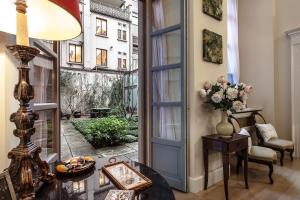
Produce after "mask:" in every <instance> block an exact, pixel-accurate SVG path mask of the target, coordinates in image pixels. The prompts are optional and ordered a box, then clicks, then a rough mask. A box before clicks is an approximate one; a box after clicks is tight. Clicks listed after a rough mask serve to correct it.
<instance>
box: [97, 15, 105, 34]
mask: <svg viewBox="0 0 300 200" xmlns="http://www.w3.org/2000/svg"><path fill="white" fill-rule="evenodd" d="M96 26H97V27H96V35H99V36H107V20H106V19H100V18H97V19H96Z"/></svg>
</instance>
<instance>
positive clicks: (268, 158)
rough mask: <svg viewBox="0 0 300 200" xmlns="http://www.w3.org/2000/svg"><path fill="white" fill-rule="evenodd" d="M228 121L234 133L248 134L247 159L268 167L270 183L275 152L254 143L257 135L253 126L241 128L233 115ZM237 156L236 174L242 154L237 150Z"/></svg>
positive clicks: (271, 181) (275, 156)
mask: <svg viewBox="0 0 300 200" xmlns="http://www.w3.org/2000/svg"><path fill="white" fill-rule="evenodd" d="M229 122H230V123H231V124H232V125H233V127H234V132H235V134H244V135H247V134H248V136H249V141H248V147H249V149H248V161H249V162H254V163H258V164H262V165H266V166H268V167H269V174H268V175H269V180H270V183H271V184H273V182H274V181H273V178H272V174H273V163H276V160H277V155H276V152H275V151H273V150H272V149H270V148H267V147H262V146H258V145H256V144H257V143H256V142H255V141H254V140H255V138H257V137H256V135H255V134H256V131H255V128H254V127H253V126H247V127H242V128H241V127H240V124H239V122H238V120H237V119H236V118H235V117H233V116H229ZM242 129H244V130H242ZM245 130H246V131H245ZM237 158H238V159H237V166H236V172H237V174H238V173H239V169H240V167H241V165H242V160H243V156H242V155H241V154H240V153H239V152H237Z"/></svg>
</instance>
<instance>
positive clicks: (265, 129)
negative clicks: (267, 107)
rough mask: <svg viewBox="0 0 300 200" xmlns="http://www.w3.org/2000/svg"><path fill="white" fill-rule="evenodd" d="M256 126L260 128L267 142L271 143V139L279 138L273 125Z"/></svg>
mask: <svg viewBox="0 0 300 200" xmlns="http://www.w3.org/2000/svg"><path fill="white" fill-rule="evenodd" d="M255 125H256V127H257V128H258V130H259V132H260V134H261V136H262V137H263V139H264V141H265V142H267V141H269V140H270V139H271V138H277V137H278V135H277V132H276V130H275V128H274V126H273V125H272V124H255Z"/></svg>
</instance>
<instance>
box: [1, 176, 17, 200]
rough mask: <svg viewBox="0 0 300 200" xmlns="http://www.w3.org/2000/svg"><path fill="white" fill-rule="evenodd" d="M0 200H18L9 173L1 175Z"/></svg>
mask: <svg viewBox="0 0 300 200" xmlns="http://www.w3.org/2000/svg"><path fill="white" fill-rule="evenodd" d="M0 200H17V197H16V193H15V191H14V187H13V185H12V182H11V179H10V175H9V173H8V171H4V172H3V173H1V174H0Z"/></svg>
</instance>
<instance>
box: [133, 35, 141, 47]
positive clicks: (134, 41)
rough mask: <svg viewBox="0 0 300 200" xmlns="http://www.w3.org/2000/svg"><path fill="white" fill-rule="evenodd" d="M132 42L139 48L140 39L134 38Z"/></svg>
mask: <svg viewBox="0 0 300 200" xmlns="http://www.w3.org/2000/svg"><path fill="white" fill-rule="evenodd" d="M132 42H133V45H134V46H138V44H139V38H138V37H137V36H132Z"/></svg>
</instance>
